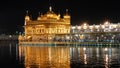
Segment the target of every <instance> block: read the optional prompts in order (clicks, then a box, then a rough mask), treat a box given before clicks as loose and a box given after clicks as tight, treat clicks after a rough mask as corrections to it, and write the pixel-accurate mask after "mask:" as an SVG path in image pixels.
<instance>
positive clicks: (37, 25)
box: [20, 6, 70, 41]
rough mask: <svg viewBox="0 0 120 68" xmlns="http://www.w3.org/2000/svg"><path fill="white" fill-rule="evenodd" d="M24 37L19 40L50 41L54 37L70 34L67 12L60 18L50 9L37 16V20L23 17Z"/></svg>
mask: <svg viewBox="0 0 120 68" xmlns="http://www.w3.org/2000/svg"><path fill="white" fill-rule="evenodd" d="M24 31H25V34H24V36H21V37H20V39H21V40H32V41H40V40H41V41H50V40H52V39H54V38H55V37H61V36H64V35H66V34H69V33H70V15H69V14H68V10H66V13H65V14H64V15H63V17H62V18H61V15H60V14H56V13H54V12H53V10H52V7H51V6H50V7H49V11H48V12H46V13H45V14H41V15H40V14H39V16H38V18H37V20H31V18H30V16H29V15H28V12H27V15H26V16H25V24H24Z"/></svg>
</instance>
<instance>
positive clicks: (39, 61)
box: [19, 45, 120, 68]
mask: <svg viewBox="0 0 120 68" xmlns="http://www.w3.org/2000/svg"><path fill="white" fill-rule="evenodd" d="M119 59H120V49H119V47H118V48H114V47H83V46H78V47H72V46H45V45H42V46H28V45H25V46H23V45H20V46H19V60H20V63H24V65H25V67H26V68H31V67H34V68H35V67H36V68H51V67H54V68H72V67H73V68H76V66H78V67H82V68H84V67H85V68H86V67H104V68H109V67H112V66H114V64H116V65H117V66H119V63H120V60H119Z"/></svg>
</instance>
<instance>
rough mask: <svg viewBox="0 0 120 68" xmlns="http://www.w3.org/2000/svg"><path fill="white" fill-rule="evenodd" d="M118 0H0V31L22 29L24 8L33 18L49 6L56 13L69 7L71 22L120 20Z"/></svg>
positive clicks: (98, 22)
mask: <svg viewBox="0 0 120 68" xmlns="http://www.w3.org/2000/svg"><path fill="white" fill-rule="evenodd" d="M117 1H118V0H111V1H109V0H108V1H107V0H103V1H102V0H94V1H92V0H31V1H30V0H29V1H27V0H19V1H12V0H10V1H6V0H4V1H3V2H0V33H3V32H4V33H6V32H15V31H22V30H23V28H22V26H23V25H24V16H25V14H26V10H29V14H30V15H32V18H33V19H35V18H36V17H37V15H38V12H42V13H45V12H47V11H48V8H49V6H50V5H51V6H52V7H53V11H54V12H56V13H59V12H60V13H61V14H63V13H65V10H66V8H67V9H69V13H70V15H71V24H72V25H80V24H82V23H83V22H88V23H89V24H100V23H101V24H103V22H104V21H105V20H109V21H110V22H114V23H118V22H120V3H119V2H117Z"/></svg>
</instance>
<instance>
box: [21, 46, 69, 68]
mask: <svg viewBox="0 0 120 68" xmlns="http://www.w3.org/2000/svg"><path fill="white" fill-rule="evenodd" d="M19 57H20V59H21V60H22V59H23V60H24V65H25V67H28V68H30V67H37V68H50V67H55V68H61V67H62V68H70V53H69V48H67V47H50V46H19ZM22 57H24V58H22Z"/></svg>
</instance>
